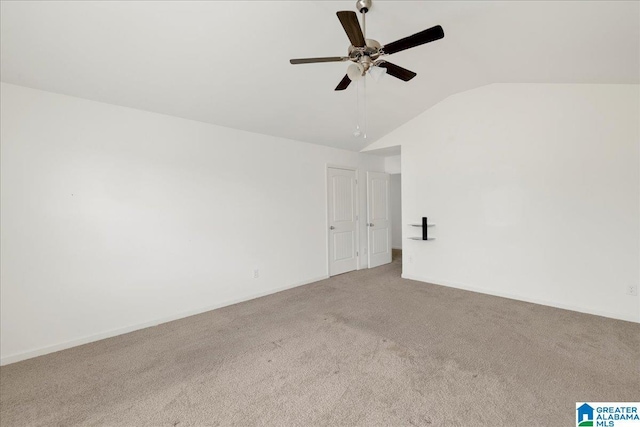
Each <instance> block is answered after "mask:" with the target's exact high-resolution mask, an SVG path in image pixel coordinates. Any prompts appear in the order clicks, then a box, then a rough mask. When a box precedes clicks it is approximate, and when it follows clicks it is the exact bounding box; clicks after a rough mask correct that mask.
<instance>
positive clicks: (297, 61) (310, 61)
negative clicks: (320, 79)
mask: <svg viewBox="0 0 640 427" xmlns="http://www.w3.org/2000/svg"><path fill="white" fill-rule="evenodd" d="M347 59H349V58H347V57H346V56H327V57H325V58H299V59H290V60H289V62H290V63H292V64H294V65H295V64H313V63H316V62H342V61H346V60H347Z"/></svg>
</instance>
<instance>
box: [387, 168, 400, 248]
mask: <svg viewBox="0 0 640 427" xmlns="http://www.w3.org/2000/svg"><path fill="white" fill-rule="evenodd" d="M389 181H390V182H389V190H390V191H389V193H391V194H390V196H389V198H390V203H389V205H390V206H389V207H390V210H391V247H392V248H393V249H402V175H400V174H399V173H396V174H392V175H391V177H390V180H389Z"/></svg>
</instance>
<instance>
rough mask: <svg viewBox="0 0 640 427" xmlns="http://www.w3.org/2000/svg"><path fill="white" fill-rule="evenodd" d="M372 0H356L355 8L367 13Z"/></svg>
mask: <svg viewBox="0 0 640 427" xmlns="http://www.w3.org/2000/svg"><path fill="white" fill-rule="evenodd" d="M371 3H372V0H358V1H357V2H356V9H358V11H360V13H367V12H369V10H370V9H371Z"/></svg>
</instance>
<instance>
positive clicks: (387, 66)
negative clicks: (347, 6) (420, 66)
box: [289, 0, 444, 90]
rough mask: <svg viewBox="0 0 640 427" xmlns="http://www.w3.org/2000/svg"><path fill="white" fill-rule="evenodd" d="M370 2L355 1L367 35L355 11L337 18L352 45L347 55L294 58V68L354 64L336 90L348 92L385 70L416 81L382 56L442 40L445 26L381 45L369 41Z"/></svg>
mask: <svg viewBox="0 0 640 427" xmlns="http://www.w3.org/2000/svg"><path fill="white" fill-rule="evenodd" d="M371 3H372V0H358V1H357V2H356V8H357V9H358V10H359V11H360V13H362V23H363V27H364V32H363V30H362V28H361V27H360V22H359V21H358V15H357V14H356V13H355V12H352V11H349V10H343V11H340V12H337V15H338V19H339V20H340V23H341V24H342V27H343V28H344V31H345V32H346V33H347V37H349V41H350V42H351V45H350V46H349V50H348V54H347V56H329V57H325V58H301V59H291V60H290V61H289V62H290V63H291V64H294V65H295V64H312V63H316V62H344V61H351V62H353V64H351V65H350V66H349V68H348V69H347V74H346V75H345V76H344V77H343V79H342V80H341V81H340V83H339V84H338V86H337V87H336V89H335V90H345V89H346V88H347V87H348V86H349V84H350V83H351V81H353V80H358V79H359V78H361V77H363V76H364V75H365V74H366V73H367V72H371V73H372V74H374V73H379V72H382V73H384V72H385V71H386V73H387V74H390V75H392V76H393V77H396V78H398V79H400V80H403V81H405V82H408V81H409V80H411V79H412V78H414V77H415V76H416V73H414V72H413V71H409V70H407V69H406V68H402V67H400V66H398V65H395V64H392V63H391V62H388V61H385V60H384V59H380V57H382V56H384V55H391V54H394V53H396V52H400V51H402V50H406V49H410V48H412V47H416V46H420V45H423V44H426V43H429V42H432V41H436V40H440V39H441V38H443V37H444V31H443V30H442V27H441V26H440V25H436V26H435V27H431V28H428V29H426V30H424V31H420V32H419V33H416V34H413V35H411V36H408V37H405V38H403V39H400V40H396V41H394V42H392V43H389V44H386V45H384V46H382V45H381V44H380V43H378V42H377V41H376V40H373V39H367V38H366V31H367V21H366V16H367V15H366V14H367V12H368V11H369V9H371ZM376 67H377V68H376ZM380 69H384V70H380ZM378 70H379V71H378Z"/></svg>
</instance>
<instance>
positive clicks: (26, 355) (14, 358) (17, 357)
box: [0, 276, 329, 366]
mask: <svg viewBox="0 0 640 427" xmlns="http://www.w3.org/2000/svg"><path fill="white" fill-rule="evenodd" d="M328 278H329V276H320V277H316V278H314V279H310V280H305V281H303V282H299V283H294V284H292V285H287V286H282V287H279V288H274V289H270V290H268V291H264V292H257V293H255V294H251V295H247V296H243V297H240V298H233V299H229V300H226V301H223V302H220V303H218V304H214V305H210V306H206V307H202V308H198V309H195V310H188V311H184V312H181V313H178V314H172V315H171V316H166V317H162V318H159V319H154V320H150V321H148V322H144V323H138V324H136V325H131V326H126V327H124V328H118V329H112V330H110V331H106V332H101V333H98V334H94V335H89V336H86V337H82V338H78V339H75V340H71V341H65V342H62V343H59V344H54V345H51V346H47V347H42V348H38V349H35V350H30V351H25V352H23V353H17V354H12V355H10V356H6V357H3V358H1V359H0V366H4V365H8V364H11V363H16V362H20V361H21V360H26V359H31V358H33V357H38V356H43V355H45V354H49V353H54V352H56V351H61V350H66V349H68V348H71V347H77V346H79V345H83V344H88V343H92V342H95V341H100V340H103V339H105V338H111V337H115V336H117V335H122V334H126V333H129V332H133V331H137V330H140V329H144V328H149V327H152V326H157V325H160V324H162V323H167V322H171V321H173V320H178V319H183V318H185V317H189V316H195V315H196V314H201V313H205V312H207V311H211V310H215V309H217V308H222V307H226V306H229V305H233V304H238V303H240V302H244V301H249V300H252V299H255V298H260V297H263V296H267V295H271V294H275V293H278V292H282V291H286V290H287V289H292V288H297V287H298V286H304V285H308V284H309V283H313V282H318V281H320V280H324V279H328Z"/></svg>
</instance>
